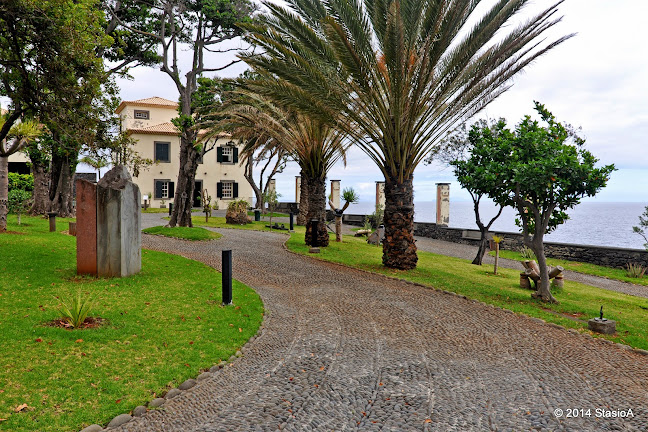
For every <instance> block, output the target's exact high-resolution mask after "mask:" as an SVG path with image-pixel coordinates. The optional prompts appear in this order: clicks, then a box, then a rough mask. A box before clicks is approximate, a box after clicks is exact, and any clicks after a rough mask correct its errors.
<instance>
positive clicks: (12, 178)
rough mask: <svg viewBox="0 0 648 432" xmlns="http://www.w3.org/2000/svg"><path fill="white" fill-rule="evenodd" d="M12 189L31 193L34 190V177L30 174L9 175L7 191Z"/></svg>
mask: <svg viewBox="0 0 648 432" xmlns="http://www.w3.org/2000/svg"><path fill="white" fill-rule="evenodd" d="M14 189H20V190H24V191H27V192H32V191H33V190H34V176H33V175H31V174H17V173H9V191H11V190H14Z"/></svg>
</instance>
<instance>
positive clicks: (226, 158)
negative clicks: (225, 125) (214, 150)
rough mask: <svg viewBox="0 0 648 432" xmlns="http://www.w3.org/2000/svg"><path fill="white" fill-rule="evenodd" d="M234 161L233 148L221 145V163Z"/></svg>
mask: <svg viewBox="0 0 648 432" xmlns="http://www.w3.org/2000/svg"><path fill="white" fill-rule="evenodd" d="M232 162H234V149H233V148H232V147H223V163H232Z"/></svg>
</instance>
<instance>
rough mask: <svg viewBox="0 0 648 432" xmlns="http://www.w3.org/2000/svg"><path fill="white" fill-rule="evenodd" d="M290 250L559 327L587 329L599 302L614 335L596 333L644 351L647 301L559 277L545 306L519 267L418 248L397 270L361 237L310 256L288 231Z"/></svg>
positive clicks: (647, 343) (647, 335)
mask: <svg viewBox="0 0 648 432" xmlns="http://www.w3.org/2000/svg"><path fill="white" fill-rule="evenodd" d="M286 244H287V246H288V248H289V249H290V250H292V251H294V252H297V253H301V254H304V255H310V256H312V257H314V258H317V259H323V260H326V261H332V262H337V263H341V264H345V265H348V266H351V267H356V268H360V269H363V270H367V271H370V272H374V273H380V274H384V275H386V276H389V277H394V278H399V279H406V280H409V281H412V282H417V283H421V284H424V285H427V286H430V287H434V288H438V289H443V290H447V291H452V292H456V293H458V294H461V295H465V296H467V297H469V298H472V299H476V300H479V301H481V302H484V303H488V304H492V305H495V306H499V307H502V308H505V309H509V310H512V311H514V312H518V313H522V314H525V315H528V316H533V317H538V318H542V319H543V320H545V321H547V322H553V323H556V324H560V325H563V326H565V327H570V328H575V329H578V330H579V331H581V332H587V331H588V330H587V319H589V318H593V317H595V316H598V313H599V308H600V307H601V305H603V307H604V311H605V316H606V317H607V318H610V319H614V320H617V335H615V336H601V337H606V338H608V339H610V340H612V341H614V342H620V343H624V344H627V345H630V346H633V347H637V348H642V349H648V320H646V317H647V316H648V299H646V298H640V297H633V296H629V295H625V294H620V293H617V292H614V291H608V290H603V289H599V288H594V287H591V286H589V285H584V284H580V283H576V282H571V281H565V287H564V288H563V289H562V290H560V291H558V292H554V296H555V297H556V298H557V299H558V301H560V304H554V305H552V304H546V303H542V302H540V301H538V300H534V299H532V298H531V291H529V290H525V289H522V288H520V286H519V275H520V271H519V270H510V269H501V268H500V270H499V271H498V275H494V274H493V267H492V266H491V265H483V266H475V265H473V264H470V261H468V260H462V259H459V258H452V257H447V256H443V255H436V254H433V253H429V252H422V251H419V252H418V256H419V262H418V267H417V268H416V269H414V270H409V271H401V270H392V269H387V268H385V267H383V265H382V262H381V259H382V247H379V246H372V245H369V244H367V242H366V239H363V238H356V237H352V236H344V242H343V243H336V242H335V241H331V242H330V244H329V247H326V248H321V253H319V254H316V255H312V254H309V253H308V249H309V248H308V247H307V246H306V245H304V240H303V234H302V235H299V234H293V235H292V236H291V238H290V239H289V240H288V242H287V243H286Z"/></svg>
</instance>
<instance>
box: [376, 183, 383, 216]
mask: <svg viewBox="0 0 648 432" xmlns="http://www.w3.org/2000/svg"><path fill="white" fill-rule="evenodd" d="M378 206H380V207H381V208H382V209H383V210H384V209H385V182H384V181H377V182H376V207H378Z"/></svg>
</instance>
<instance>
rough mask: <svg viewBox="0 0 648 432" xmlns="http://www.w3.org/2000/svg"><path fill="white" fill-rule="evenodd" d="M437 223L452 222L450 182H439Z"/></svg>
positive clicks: (443, 224) (446, 224)
mask: <svg viewBox="0 0 648 432" xmlns="http://www.w3.org/2000/svg"><path fill="white" fill-rule="evenodd" d="M436 185H437V197H436V223H437V225H440V226H448V224H449V223H450V183H437V184H436Z"/></svg>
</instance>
